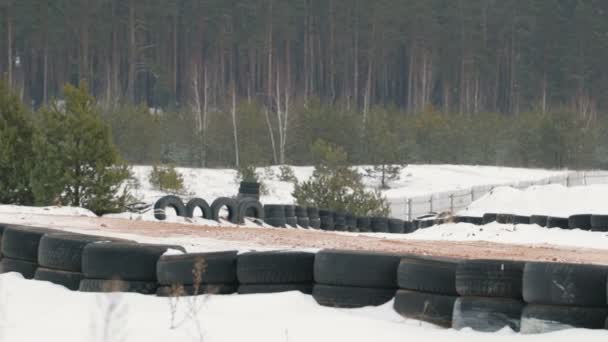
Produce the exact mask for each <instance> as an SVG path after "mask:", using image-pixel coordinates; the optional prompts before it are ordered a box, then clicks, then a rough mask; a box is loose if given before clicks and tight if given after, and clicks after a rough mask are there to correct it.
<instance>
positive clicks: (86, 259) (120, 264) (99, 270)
mask: <svg viewBox="0 0 608 342" xmlns="http://www.w3.org/2000/svg"><path fill="white" fill-rule="evenodd" d="M169 248H174V249H180V250H182V251H183V252H185V250H184V249H183V247H179V246H167V245H144V244H137V243H130V242H109V243H92V244H88V245H86V246H85V248H84V250H83V253H82V271H83V273H84V279H82V281H81V282H80V287H79V290H80V291H83V292H137V293H142V294H155V293H156V291H157V289H158V279H157V275H156V266H157V263H158V260H159V259H160V257H161V256H162V255H163V254H164V253H165V252H166V251H167V250H168V249H169Z"/></svg>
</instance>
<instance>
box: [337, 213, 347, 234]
mask: <svg viewBox="0 0 608 342" xmlns="http://www.w3.org/2000/svg"><path fill="white" fill-rule="evenodd" d="M334 230H336V231H339V232H345V231H347V230H348V229H347V226H346V213H343V212H334Z"/></svg>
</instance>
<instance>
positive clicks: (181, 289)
mask: <svg viewBox="0 0 608 342" xmlns="http://www.w3.org/2000/svg"><path fill="white" fill-rule="evenodd" d="M237 288H238V285H236V284H200V285H198V286H193V285H172V286H159V287H158V289H157V290H156V295H157V296H159V297H185V296H197V295H203V294H211V295H226V294H233V293H235V292H236V290H237Z"/></svg>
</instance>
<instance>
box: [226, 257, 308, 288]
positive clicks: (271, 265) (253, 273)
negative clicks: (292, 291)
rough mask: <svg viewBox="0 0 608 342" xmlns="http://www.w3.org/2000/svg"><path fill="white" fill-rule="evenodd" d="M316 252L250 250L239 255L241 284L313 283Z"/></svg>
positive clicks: (237, 273) (238, 271) (238, 265)
mask: <svg viewBox="0 0 608 342" xmlns="http://www.w3.org/2000/svg"><path fill="white" fill-rule="evenodd" d="M314 262H315V254H314V253H307V252H288V251H274V252H250V253H243V254H240V255H239V256H238V257H237V261H236V275H237V279H238V281H239V283H241V284H291V283H312V282H313V267H314Z"/></svg>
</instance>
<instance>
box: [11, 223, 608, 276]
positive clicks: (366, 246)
mask: <svg viewBox="0 0 608 342" xmlns="http://www.w3.org/2000/svg"><path fill="white" fill-rule="evenodd" d="M3 221H4V222H5V223H15V224H30V225H35V226H41V227H48V228H61V229H78V230H85V231H86V230H91V231H92V233H93V232H94V233H97V234H98V233H100V231H101V232H112V233H127V234H136V235H141V236H148V237H156V238H159V237H183V238H188V237H192V238H208V239H215V240H221V241H233V242H238V243H247V244H250V245H258V246H290V247H293V248H335V249H350V250H367V251H382V252H393V253H404V254H407V253H410V254H418V255H430V256H446V257H457V258H466V259H474V258H477V259H481V258H483V259H512V260H535V261H553V262H571V263H594V264H605V265H608V250H600V249H589V248H568V247H558V246H551V245H534V246H532V245H519V244H518V245H514V244H501V243H493V242H484V241H470V242H454V241H429V240H397V239H395V240H393V239H387V238H376V237H370V236H362V235H355V234H340V233H333V232H323V231H313V230H303V229H276V228H237V227H207V226H201V225H194V224H192V225H189V224H178V223H165V222H149V221H133V220H125V219H114V218H112V219H110V218H91V217H72V216H69V217H68V216H44V215H27V217H23V216H21V217H14V218H12V219H9V220H8V221H7V220H6V219H3ZM34 222H35V223H34ZM40 222H45V223H43V224H41V223H40Z"/></svg>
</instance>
